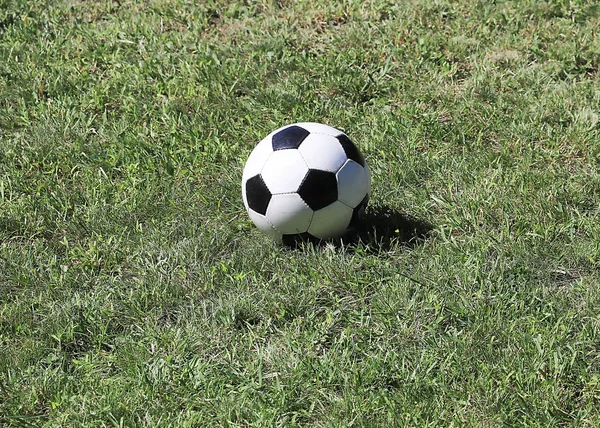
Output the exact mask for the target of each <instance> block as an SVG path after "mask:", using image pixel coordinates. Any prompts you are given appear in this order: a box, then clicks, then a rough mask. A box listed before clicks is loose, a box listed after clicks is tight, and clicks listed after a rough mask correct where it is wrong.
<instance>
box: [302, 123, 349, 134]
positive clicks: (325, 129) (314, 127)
mask: <svg viewBox="0 0 600 428" xmlns="http://www.w3.org/2000/svg"><path fill="white" fill-rule="evenodd" d="M295 125H296V126H301V127H302V128H304V129H306V130H307V131H308V132H310V133H313V132H314V133H316V134H326V135H330V136H332V137H337V136H338V135H341V134H343V132H342V131H340V130H339V129H335V128H333V127H331V126H328V125H324V124H322V123H314V122H300V123H296V124H295Z"/></svg>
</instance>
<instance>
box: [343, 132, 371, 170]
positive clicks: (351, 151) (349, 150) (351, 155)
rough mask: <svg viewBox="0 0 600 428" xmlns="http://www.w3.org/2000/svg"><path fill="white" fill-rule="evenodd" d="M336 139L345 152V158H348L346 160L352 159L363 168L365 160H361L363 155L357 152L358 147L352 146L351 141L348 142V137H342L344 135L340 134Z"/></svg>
mask: <svg viewBox="0 0 600 428" xmlns="http://www.w3.org/2000/svg"><path fill="white" fill-rule="evenodd" d="M336 138H337V139H338V141H339V142H340V144H341V145H342V148H343V149H344V151H345V152H346V156H348V159H352V160H353V161H354V162H356V163H358V164H360V165H362V166H363V167H364V166H365V158H363V155H362V154H361V153H360V151H359V150H358V147H356V146H355V145H354V143H353V142H352V140H350V138H348V136H347V135H344V134H342V135H340V136H338V137H336Z"/></svg>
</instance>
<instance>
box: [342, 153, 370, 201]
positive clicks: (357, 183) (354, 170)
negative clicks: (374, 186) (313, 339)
mask: <svg viewBox="0 0 600 428" xmlns="http://www.w3.org/2000/svg"><path fill="white" fill-rule="evenodd" d="M337 179H338V199H339V200H340V201H342V202H343V203H345V204H346V205H348V206H349V207H351V208H354V207H356V206H357V205H358V204H359V202H360V201H362V200H363V198H364V197H365V195H366V194H367V193H368V192H369V179H368V177H367V172H366V171H365V169H364V168H363V167H362V165H360V164H358V163H356V162H354V161H353V160H352V159H348V161H347V162H346V163H345V164H344V166H342V168H341V169H340V170H339V171H338V173H337Z"/></svg>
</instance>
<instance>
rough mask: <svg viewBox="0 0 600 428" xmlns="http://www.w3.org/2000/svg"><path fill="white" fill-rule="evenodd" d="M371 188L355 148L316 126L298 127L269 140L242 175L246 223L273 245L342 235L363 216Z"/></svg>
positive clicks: (284, 129)
mask: <svg viewBox="0 0 600 428" xmlns="http://www.w3.org/2000/svg"><path fill="white" fill-rule="evenodd" d="M370 188H371V177H370V173H369V168H368V166H367V164H366V162H365V159H364V158H363V156H362V154H361V153H360V151H359V150H358V148H357V147H356V146H355V145H354V143H353V142H352V141H351V140H350V138H348V136H347V135H346V134H344V133H343V132H342V131H340V130H338V129H335V128H332V127H330V126H327V125H323V124H319V123H296V124H293V125H288V126H284V127H282V128H279V129H277V130H275V131H273V132H272V133H270V134H269V135H267V136H266V137H265V138H264V139H263V140H261V141H260V142H259V143H258V145H257V146H256V147H255V148H254V150H253V151H252V153H251V154H250V156H249V157H248V161H247V162H246V166H245V167H244V172H243V175H242V197H243V199H244V205H245V207H246V210H247V211H248V214H249V216H250V219H251V220H252V222H253V223H254V224H255V225H256V227H258V228H259V229H260V230H262V231H263V232H265V233H267V234H268V235H270V236H272V237H273V238H275V239H276V240H281V239H282V238H284V237H293V236H295V235H301V236H309V237H314V238H317V239H331V238H337V237H340V236H342V235H344V234H345V233H346V232H347V231H348V230H349V229H352V228H353V227H355V225H356V223H357V222H358V220H359V219H360V218H361V217H362V216H363V214H364V211H365V207H366V206H367V203H368V200H369V194H370Z"/></svg>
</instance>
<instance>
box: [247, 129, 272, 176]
mask: <svg viewBox="0 0 600 428" xmlns="http://www.w3.org/2000/svg"><path fill="white" fill-rule="evenodd" d="M271 153H273V146H272V145H271V141H270V140H268V139H264V140H261V142H260V143H258V144H257V145H256V147H255V148H254V150H252V153H250V156H248V160H247V161H246V165H245V166H244V172H243V174H242V183H245V182H246V180H247V179H249V178H250V177H254V176H255V175H256V174H259V173H260V171H261V170H262V169H263V166H264V165H265V162H267V159H269V156H270V155H271Z"/></svg>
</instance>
